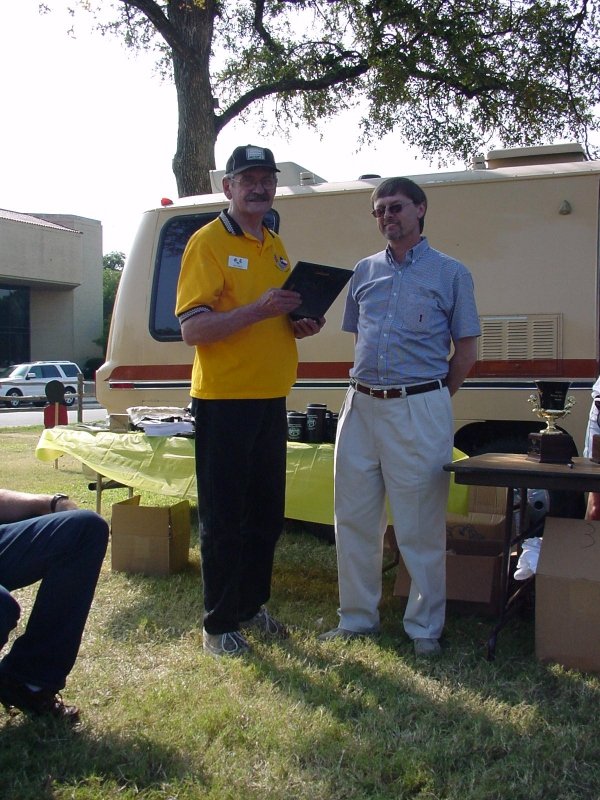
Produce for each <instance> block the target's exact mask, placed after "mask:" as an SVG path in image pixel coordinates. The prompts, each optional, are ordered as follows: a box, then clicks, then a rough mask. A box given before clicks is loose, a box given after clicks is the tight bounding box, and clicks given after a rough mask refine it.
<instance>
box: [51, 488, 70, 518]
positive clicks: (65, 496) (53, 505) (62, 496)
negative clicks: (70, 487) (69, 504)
mask: <svg viewBox="0 0 600 800" xmlns="http://www.w3.org/2000/svg"><path fill="white" fill-rule="evenodd" d="M68 499H69V495H68V494H61V493H60V492H58V493H57V494H55V495H54V497H53V498H52V500H50V513H51V514H54V512H55V511H56V504H57V503H58V501H59V500H68Z"/></svg>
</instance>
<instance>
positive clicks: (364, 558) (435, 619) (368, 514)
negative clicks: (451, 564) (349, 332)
mask: <svg viewBox="0 0 600 800" xmlns="http://www.w3.org/2000/svg"><path fill="white" fill-rule="evenodd" d="M452 445H453V423H452V406H451V401H450V395H449V392H448V390H447V389H446V388H444V389H439V390H434V391H431V392H424V393H423V394H416V395H411V396H409V397H406V398H398V399H393V400H390V399H387V400H383V399H378V398H372V397H369V396H368V395H364V394H359V393H358V392H356V391H355V390H354V389H352V388H350V389H349V390H348V393H347V395H346V399H345V401H344V405H343V407H342V410H341V412H340V418H339V422H338V432H337V440H336V446H335V468H334V474H335V527H336V546H337V561H338V581H339V594H340V608H339V615H340V623H339V624H340V627H342V628H345V629H347V630H352V631H361V632H365V631H373V630H377V629H378V628H379V610H378V606H379V601H380V599H381V586H382V575H381V570H382V560H383V537H384V533H385V529H386V526H387V510H386V496H387V500H388V502H389V508H390V511H391V515H392V520H393V524H394V530H395V534H396V540H397V542H398V547H399V549H400V553H401V555H402V558H403V560H404V563H405V565H406V568H407V570H408V573H409V575H410V576H411V579H412V585H411V590H410V595H409V598H408V603H407V606H406V611H405V615H404V629H405V631H406V633H407V634H408V636H409V637H410V638H411V639H415V638H432V639H437V638H439V636H440V635H441V633H442V629H443V627H444V619H445V607H446V566H445V565H446V557H445V551H446V520H445V518H446V506H447V502H448V490H449V480H450V478H449V474H448V473H446V472H444V471H443V469H442V467H443V465H444V464H446V463H447V462H448V461H451V460H452Z"/></svg>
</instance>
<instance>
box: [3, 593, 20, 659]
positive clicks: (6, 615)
mask: <svg viewBox="0 0 600 800" xmlns="http://www.w3.org/2000/svg"><path fill="white" fill-rule="evenodd" d="M20 615H21V607H20V606H19V604H18V603H17V601H16V600H15V598H14V597H13V596H12V595H11V593H10V592H9V591H8V590H7V589H5V588H4V586H1V585H0V649H2V648H3V647H4V645H5V644H6V642H7V641H8V635H9V633H10V632H11V631H12V629H13V628H15V627H16V625H17V622H18V621H19V617H20Z"/></svg>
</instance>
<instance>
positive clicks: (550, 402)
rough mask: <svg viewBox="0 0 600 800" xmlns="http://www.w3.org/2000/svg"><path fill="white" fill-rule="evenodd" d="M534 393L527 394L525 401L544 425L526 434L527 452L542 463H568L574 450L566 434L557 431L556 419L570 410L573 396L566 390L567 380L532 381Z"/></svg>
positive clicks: (573, 399) (568, 382)
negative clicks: (540, 428)
mask: <svg viewBox="0 0 600 800" xmlns="http://www.w3.org/2000/svg"><path fill="white" fill-rule="evenodd" d="M535 385H536V387H537V390H538V393H537V395H534V394H532V395H531V396H530V397H529V401H528V402H529V403H531V405H532V410H533V411H534V412H535V413H536V414H537V416H538V417H539V418H540V419H542V420H544V422H545V423H546V427H545V428H544V429H543V430H541V431H540V432H539V433H530V434H529V447H528V451H527V455H528V457H529V458H533V459H535V460H536V461H540V462H541V463H545V464H568V463H569V462H570V461H571V459H572V457H573V455H574V454H575V449H574V445H573V440H572V438H571V437H570V436H569V434H568V433H563V432H562V431H559V430H558V428H557V427H556V422H557V420H559V419H561V417H564V416H566V415H567V414H569V413H570V411H571V408H572V407H573V403H574V402H575V398H574V397H572V396H571V395H569V396H568V397H567V392H568V391H569V387H570V385H571V383H570V381H536V382H535Z"/></svg>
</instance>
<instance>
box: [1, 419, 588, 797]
mask: <svg viewBox="0 0 600 800" xmlns="http://www.w3.org/2000/svg"><path fill="white" fill-rule="evenodd" d="M39 433H40V429H39V428H30V429H23V428H19V429H2V430H0V443H1V446H2V462H1V467H0V485H2V486H6V487H8V488H15V489H20V490H24V491H33V492H38V491H39V492H42V491H43V492H49V493H54V492H55V491H63V492H66V493H67V494H69V495H71V497H73V498H75V499H76V500H77V501H78V502H79V503H80V505H82V506H84V507H88V508H94V507H95V495H94V493H93V492H90V491H89V490H88V489H87V483H88V479H87V478H86V477H85V476H83V474H82V472H81V467H80V465H79V463H78V462H76V461H75V460H73V459H70V458H68V457H64V458H61V459H60V460H59V468H58V470H56V469H54V466H53V465H52V464H43V463H41V462H39V461H37V460H36V459H35V456H34V448H35V444H36V442H37V439H38V437H39ZM126 496H127V493H126V491H125V490H114V491H111V492H107V493H106V494H105V495H104V498H105V500H104V503H103V505H104V510H105V513H107V514H108V513H109V512H110V502H114V500H118V499H124V498H125V497H126ZM143 502H144V504H153V503H160V504H165V505H168V504H170V503H172V502H173V500H172V499H169V498H166V497H158V496H152V495H146V494H145V495H144V497H143ZM393 579H394V576H393V573H387V574H386V575H385V578H384V599H383V603H382V635H381V637H380V639H379V640H377V641H358V642H350V643H344V642H341V643H340V642H334V643H329V644H327V645H323V644H319V643H318V642H317V641H316V639H315V634H317V633H318V632H319V631H322V630H326V629H327V628H329V627H332V626H333V625H334V624H335V623H336V619H337V617H336V613H335V612H336V607H337V583H336V566H335V550H334V548H333V547H332V546H331V545H329V544H327V543H326V542H324V541H322V540H319V539H317V538H315V537H314V536H312V535H311V534H310V533H307V532H305V531H303V530H302V529H301V527H300V526H298V525H297V524H295V525H294V526H293V528H291V529H290V530H288V531H286V532H285V533H284V535H283V536H282V539H281V542H280V545H279V548H278V552H277V558H276V564H275V573H274V581H273V597H272V601H271V605H270V608H271V610H272V611H273V612H274V613H275V614H276V615H277V616H279V617H281V618H282V619H283V620H285V621H286V622H288V623H289V624H290V626H291V628H292V635H291V638H290V639H289V640H288V641H286V642H283V643H278V644H275V645H271V646H266V645H264V644H262V643H261V642H260V641H258V640H256V641H254V642H253V644H254V652H253V654H252V655H251V656H249V657H247V658H245V659H243V660H231V661H215V660H213V659H210V658H207V657H205V656H203V654H202V647H201V632H202V628H201V611H202V603H201V591H200V588H201V587H200V583H201V579H200V566H199V555H198V547H197V535H196V534H195V533H194V535H193V548H192V551H191V557H190V564H189V566H188V568H187V570H186V571H185V572H183V573H181V574H179V575H175V576H171V577H166V578H144V577H140V576H135V575H125V574H119V573H113V572H111V569H110V553H109V555H108V556H107V559H106V562H105V565H104V568H103V571H102V575H101V577H100V582H99V585H98V590H97V593H96V599H95V602H94V605H93V607H92V612H91V614H90V618H89V621H88V626H87V628H86V632H85V636H84V641H83V644H82V648H81V652H80V656H79V659H78V661H77V663H76V665H75V668H74V670H73V672H72V674H71V676H70V678H69V682H68V685H67V688H66V690H65V692H64V695H65V699H66V700H67V701H70V702H74V703H76V704H77V705H79V706H80V707H81V708H82V716H83V723H82V725H81V726H79V727H78V728H76V729H74V730H65V729H64V728H63V727H62V726H60V725H58V724H56V723H54V722H42V723H40V722H39V721H30V720H28V719H27V718H26V717H24V716H22V715H18V716H15V717H9V716H8V715H6V714H5V713H4V711H3V709H2V708H1V707H0V798H1V799H2V800H50V799H52V800H67V798H68V799H69V800H71V799H73V800H117V799H118V800H131V799H132V798H143V800H155V799H156V800H158V798H160V799H161V800H192V799H194V800H196V799H199V798H202V800H204V799H206V800H402V799H403V798H411V799H414V800H417V799H418V800H504V798H506V800H536V799H537V798H539V799H540V800H542V798H543V800H554V799H555V800H588V799H589V800H597V798H600V722H599V721H598V718H599V715H598V705H597V704H598V701H599V690H600V679H599V677H598V676H594V675H584V674H580V673H577V672H572V671H568V670H565V669H563V668H561V667H559V666H552V665H550V666H549V665H542V664H539V663H538V662H537V661H536V659H535V654H534V627H533V621H532V619H531V616H529V617H524V618H521V619H518V620H517V621H516V622H515V623H514V624H512V625H511V626H509V627H508V628H507V629H506V630H504V631H503V632H502V633H501V635H500V637H499V640H498V652H497V657H496V661H495V662H493V663H489V662H487V661H486V659H485V647H484V643H485V641H486V639H487V635H488V632H489V629H490V621H489V620H488V619H486V618H482V617H477V616H465V615H458V614H456V613H452V612H450V613H449V616H448V623H447V627H446V633H445V637H444V654H443V656H442V657H441V658H440V659H438V660H435V661H432V662H427V661H417V660H415V658H414V656H413V654H412V647H411V644H410V642H409V641H408V640H407V639H406V637H405V635H404V633H403V629H402V624H401V615H402V609H401V604H400V602H399V600H398V599H397V598H394V597H393V596H392V584H393ZM34 589H35V587H34ZM16 595H17V597H18V599H19V601H20V602H21V604H22V605H23V607H24V615H23V616H24V618H25V619H26V618H27V609H28V608H29V607H30V605H31V602H32V598H33V596H34V591H33V590H31V589H27V590H22V591H20V592H18V593H16Z"/></svg>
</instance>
